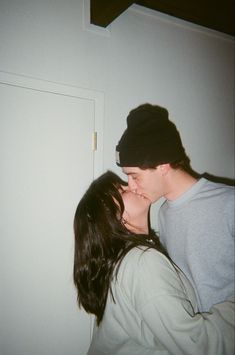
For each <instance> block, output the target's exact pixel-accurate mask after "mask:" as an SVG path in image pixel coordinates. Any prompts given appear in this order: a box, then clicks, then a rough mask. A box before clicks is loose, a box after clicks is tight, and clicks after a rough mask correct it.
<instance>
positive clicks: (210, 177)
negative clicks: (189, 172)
mask: <svg viewBox="0 0 235 355" xmlns="http://www.w3.org/2000/svg"><path fill="white" fill-rule="evenodd" d="M200 176H201V177H204V178H206V179H208V180H210V181H213V182H218V183H221V184H226V185H229V186H235V179H230V178H227V177H223V176H216V175H212V174H209V173H207V172H205V173H203V174H201V175H200Z"/></svg>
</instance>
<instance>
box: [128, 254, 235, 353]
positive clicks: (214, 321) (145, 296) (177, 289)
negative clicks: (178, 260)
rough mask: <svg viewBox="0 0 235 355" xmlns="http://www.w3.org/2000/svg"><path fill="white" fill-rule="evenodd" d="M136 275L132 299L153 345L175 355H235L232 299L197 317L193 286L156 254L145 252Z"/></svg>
mask: <svg viewBox="0 0 235 355" xmlns="http://www.w3.org/2000/svg"><path fill="white" fill-rule="evenodd" d="M132 272H133V280H132V287H131V288H130V286H129V288H130V294H129V297H130V299H131V302H132V304H133V305H134V307H135V309H136V310H137V313H138V314H139V316H140V318H141V327H142V328H143V334H144V333H145V332H144V329H145V328H148V331H150V332H151V333H152V335H153V344H154V342H155V343H156V344H159V343H160V344H161V345H162V346H163V347H164V348H166V349H167V350H168V351H169V352H170V353H171V354H174V355H183V354H185V355H190V354H193V355H195V354H200V355H233V354H234V301H233V300H232V299H230V300H228V301H226V302H224V303H222V304H218V305H215V306H214V307H213V308H212V309H211V312H210V313H196V312H195V305H194V302H195V301H194V300H193V298H194V297H192V291H190V290H191V285H190V284H189V283H188V281H187V280H184V282H183V281H182V280H183V279H184V276H183V275H182V274H181V273H179V272H178V271H176V269H175V268H174V267H173V266H172V265H171V263H170V262H169V261H168V259H167V258H165V257H164V256H163V255H162V254H160V253H158V252H156V251H155V250H148V251H145V252H141V254H139V258H138V261H137V262H136V264H135V267H133V269H132ZM187 283H188V284H187ZM129 285H130V284H129ZM125 287H128V285H126V286H125Z"/></svg>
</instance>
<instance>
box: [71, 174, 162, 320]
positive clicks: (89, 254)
mask: <svg viewBox="0 0 235 355" xmlns="http://www.w3.org/2000/svg"><path fill="white" fill-rule="evenodd" d="M124 185H127V183H126V182H124V181H123V180H122V179H121V178H120V177H119V176H117V175H116V174H115V173H113V172H111V171H107V172H106V173H104V174H103V175H101V176H100V177H99V178H98V179H96V180H94V181H93V182H92V183H91V185H90V186H89V188H88V190H87V191H86V193H85V194H84V196H83V197H82V199H81V200H80V202H79V204H78V206H77V209H76V213H75V217H74V234H75V250H74V270H73V278H74V283H75V286H76V289H77V300H78V305H79V306H80V307H81V306H82V307H83V308H84V309H85V311H86V312H88V313H92V314H94V315H95V316H96V320H97V324H99V323H100V322H101V320H102V317H103V314H104V309H105V305H106V300H107V295H108V291H109V290H110V291H111V286H110V284H111V280H112V277H113V272H114V268H115V267H116V266H117V270H118V266H119V265H120V263H121V261H122V259H123V258H124V256H125V255H126V254H127V253H128V251H129V250H130V249H132V248H133V247H138V246H146V247H147V248H154V249H157V250H158V251H160V252H162V253H164V254H165V255H166V252H165V250H164V248H163V247H162V245H161V244H160V241H159V238H158V237H157V235H156V234H155V233H154V231H153V230H152V229H150V232H149V234H147V235H146V234H136V233H133V232H130V231H129V230H128V229H127V228H126V227H125V225H124V223H123V221H122V214H123V212H124V204H123V200H122V196H121V193H120V189H121V188H122V186H124Z"/></svg>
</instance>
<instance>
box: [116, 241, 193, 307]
mask: <svg viewBox="0 0 235 355" xmlns="http://www.w3.org/2000/svg"><path fill="white" fill-rule="evenodd" d="M118 284H119V286H120V287H121V288H122V289H123V290H126V291H127V290H129V291H128V292H129V293H130V295H131V297H133V294H134V293H137V294H142V293H144V295H143V298H145V300H147V299H150V298H151V297H164V296H165V295H167V296H169V295H172V296H178V297H184V298H185V297H186V295H188V297H189V298H190V299H192V300H193V302H194V301H195V294H194V291H193V289H192V286H191V284H190V282H189V281H188V279H187V278H186V277H185V276H184V274H183V273H182V272H181V271H180V270H179V269H178V268H177V267H176V266H175V265H174V264H173V263H172V262H171V261H170V260H169V259H168V258H167V257H166V256H165V255H164V254H162V253H161V252H159V251H158V250H156V249H154V248H146V247H138V248H136V247H135V248H133V249H131V250H130V251H129V253H128V254H127V255H126V256H125V258H124V259H123V261H122V263H121V265H120V269H119V272H118Z"/></svg>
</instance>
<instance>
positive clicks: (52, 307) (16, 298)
mask: <svg viewBox="0 0 235 355" xmlns="http://www.w3.org/2000/svg"><path fill="white" fill-rule="evenodd" d="M94 110H95V108H94V101H93V100H89V99H85V98H79V97H73V96H69V95H64V94H63V95H60V94H58V93H52V92H46V91H41V90H37V89H32V88H23V87H18V86H13V85H6V84H1V85H0V159H1V175H0V194H1V199H0V216H1V217H0V219H1V224H0V233H1V235H0V238H1V251H0V270H1V271H0V276H1V295H0V299H1V303H0V307H1V309H0V312H1V328H0V333H1V335H0V337H1V344H0V349H1V351H0V352H1V354H3V355H32V354H33V355H53V354H54V355H60V354H61V355H65V354H69V355H73V354H76V355H84V354H86V351H87V348H88V345H89V341H90V325H91V319H90V317H89V316H88V315H87V314H85V313H84V312H83V311H81V310H79V309H78V307H77V304H76V293H75V289H74V286H73V280H72V267H73V230H72V226H73V216H74V212H75V208H76V205H77V203H78V200H79V198H80V197H81V194H82V193H83V192H84V191H85V189H86V188H87V186H88V184H89V183H90V181H91V180H92V178H93V176H94V152H93V151H92V141H91V137H92V132H93V129H94V126H95V122H94V120H95V114H94Z"/></svg>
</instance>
